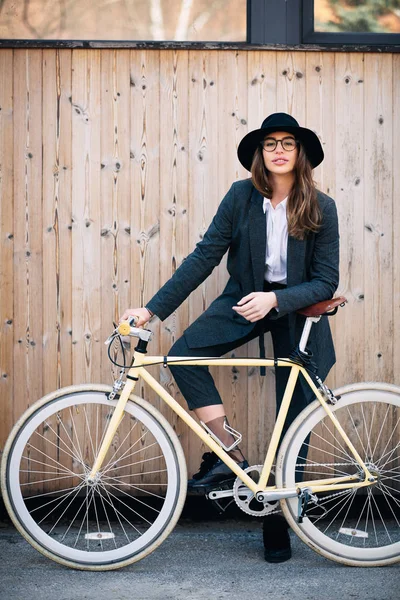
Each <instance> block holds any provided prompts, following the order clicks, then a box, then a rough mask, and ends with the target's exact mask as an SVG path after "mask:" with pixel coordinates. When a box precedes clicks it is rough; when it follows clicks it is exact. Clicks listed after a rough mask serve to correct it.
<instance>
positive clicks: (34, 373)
mask: <svg viewBox="0 0 400 600" xmlns="http://www.w3.org/2000/svg"><path fill="white" fill-rule="evenodd" d="M13 98H14V198H15V204H14V236H15V238H14V310H15V320H14V324H15V328H14V336H15V338H14V339H15V342H14V365H15V366H16V367H17V368H16V369H14V402H13V408H14V419H16V418H17V417H18V416H19V415H20V414H21V413H22V412H23V411H24V410H25V409H26V408H27V407H28V406H29V405H30V404H31V403H32V402H34V401H35V400H37V398H40V396H41V395H42V393H43V374H42V364H43V360H42V357H43V351H42V316H41V307H42V302H43V293H42V278H43V270H42V238H43V236H42V180H41V173H42V140H41V136H42V51H41V50H29V51H28V50H25V51H22V52H14V89H13Z"/></svg>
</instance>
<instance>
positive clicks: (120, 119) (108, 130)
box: [100, 50, 131, 382]
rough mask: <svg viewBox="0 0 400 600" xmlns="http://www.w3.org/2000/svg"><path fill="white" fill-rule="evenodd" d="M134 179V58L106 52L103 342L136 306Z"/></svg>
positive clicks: (104, 371)
mask: <svg viewBox="0 0 400 600" xmlns="http://www.w3.org/2000/svg"><path fill="white" fill-rule="evenodd" d="M130 175H131V168H130V52H129V50H126V51H125V50H124V51H122V52H116V51H115V50H106V51H104V52H102V54H101V164H100V183H101V189H100V194H101V207H100V210H101V226H100V240H101V319H102V323H101V339H100V342H102V341H104V340H105V339H107V338H108V336H109V335H110V332H111V331H112V327H113V321H115V322H117V321H118V319H119V316H120V315H121V314H122V313H123V311H124V310H125V309H126V308H127V307H128V306H130V298H129V292H130V258H131V257H130V246H131V236H130V220H131V205H130V202H127V198H129V195H130ZM101 348H102V351H101V356H100V359H101V378H102V381H104V382H109V381H110V376H111V374H112V373H110V371H112V368H111V367H112V365H111V363H110V361H109V360H108V356H107V352H105V351H104V346H103V345H102V344H101ZM114 358H117V357H116V356H114ZM115 373H116V374H117V375H118V369H116V370H115Z"/></svg>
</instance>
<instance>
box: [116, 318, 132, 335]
mask: <svg viewBox="0 0 400 600" xmlns="http://www.w3.org/2000/svg"><path fill="white" fill-rule="evenodd" d="M130 331H131V326H130V324H129V323H128V321H122V323H120V324H119V325H118V333H119V334H120V335H129V334H130Z"/></svg>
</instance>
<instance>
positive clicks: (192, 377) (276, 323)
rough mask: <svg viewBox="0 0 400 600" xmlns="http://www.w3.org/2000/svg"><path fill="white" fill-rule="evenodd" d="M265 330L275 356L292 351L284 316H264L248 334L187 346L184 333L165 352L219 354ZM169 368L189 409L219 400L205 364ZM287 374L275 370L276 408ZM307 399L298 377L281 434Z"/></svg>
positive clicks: (282, 392) (255, 336)
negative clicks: (207, 344) (219, 341)
mask: <svg viewBox="0 0 400 600" xmlns="http://www.w3.org/2000/svg"><path fill="white" fill-rule="evenodd" d="M275 289H276V288H275ZM268 331H270V332H271V336H272V343H273V347H274V356H275V358H286V357H288V356H289V354H290V352H291V351H292V350H293V345H292V343H291V341H290V335H289V324H288V317H287V315H286V316H284V317H282V318H280V319H276V320H275V319H274V320H272V319H269V318H268V316H267V317H265V318H264V319H262V320H261V321H259V322H258V323H257V324H256V326H255V327H254V329H253V330H252V331H251V333H250V334H249V335H247V336H245V337H243V338H241V339H239V340H235V341H234V342H227V343H222V344H217V345H215V346H206V347H203V348H189V346H188V344H187V342H186V339H185V336H182V337H181V338H179V339H178V340H177V341H176V342H175V344H174V345H173V346H172V348H171V349H170V351H169V353H168V354H169V356H204V357H206V356H212V357H219V356H222V355H223V354H227V353H228V352H231V351H232V350H234V349H235V348H238V347H240V346H242V345H243V344H246V343H247V342H250V341H251V340H253V339H255V338H257V337H259V335H260V334H263V333H266V332H268ZM169 368H170V370H171V372H172V374H173V376H174V379H175V381H176V383H177V384H178V387H179V389H180V391H181V392H182V394H183V397H184V398H185V400H186V402H187V403H188V406H189V409H190V410H193V409H196V408H201V407H203V406H211V405H214V404H221V403H222V399H221V396H220V394H219V392H218V390H217V388H216V386H215V383H214V379H213V377H212V375H211V373H210V372H209V368H208V367H207V366H178V365H173V364H171V365H169ZM289 374H290V368H289V367H288V368H286V367H278V368H276V369H275V379H276V403H277V411H278V410H279V407H280V405H281V402H282V398H283V394H284V391H285V388H286V383H287V380H288V377H289ZM300 377H301V376H300ZM308 402H309V399H307V397H306V395H305V393H304V390H303V387H302V385H301V381H300V379H299V380H298V381H297V383H296V387H295V390H294V394H293V399H292V402H291V404H290V408H289V412H288V416H287V419H286V423H285V426H284V430H283V432H282V436H283V435H284V434H285V432H286V431H287V429H288V427H289V426H290V424H291V423H292V422H293V420H294V419H295V418H296V417H297V415H298V414H299V413H300V412H301V411H302V410H303V409H304V408H305V407H306V406H307V404H308Z"/></svg>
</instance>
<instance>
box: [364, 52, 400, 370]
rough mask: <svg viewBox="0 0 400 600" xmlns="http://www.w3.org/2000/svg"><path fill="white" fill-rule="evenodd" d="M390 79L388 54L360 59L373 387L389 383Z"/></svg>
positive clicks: (368, 346) (367, 362) (367, 338)
mask: <svg viewBox="0 0 400 600" xmlns="http://www.w3.org/2000/svg"><path fill="white" fill-rule="evenodd" d="M391 75H392V56H391V55H390V54H385V55H382V56H380V55H377V54H372V55H365V84H364V85H365V105H366V107H368V111H367V112H366V113H365V115H364V118H365V120H364V131H365V137H364V140H365V154H364V174H365V175H364V176H365V191H366V202H365V211H364V215H365V245H364V261H365V262H364V277H365V282H364V287H365V297H366V299H367V300H368V302H366V304H365V307H366V308H365V369H366V372H367V373H368V375H369V377H370V378H371V379H372V380H375V381H381V380H382V381H391V380H392V379H393V273H392V264H393V262H392V261H393V258H394V257H393V255H392V244H393V231H392V223H393V216H392V215H393V198H392V193H393V189H392V171H391V167H392V145H393V129H392V126H393V123H392V114H393V113H392V78H391ZM396 258H397V257H396Z"/></svg>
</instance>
